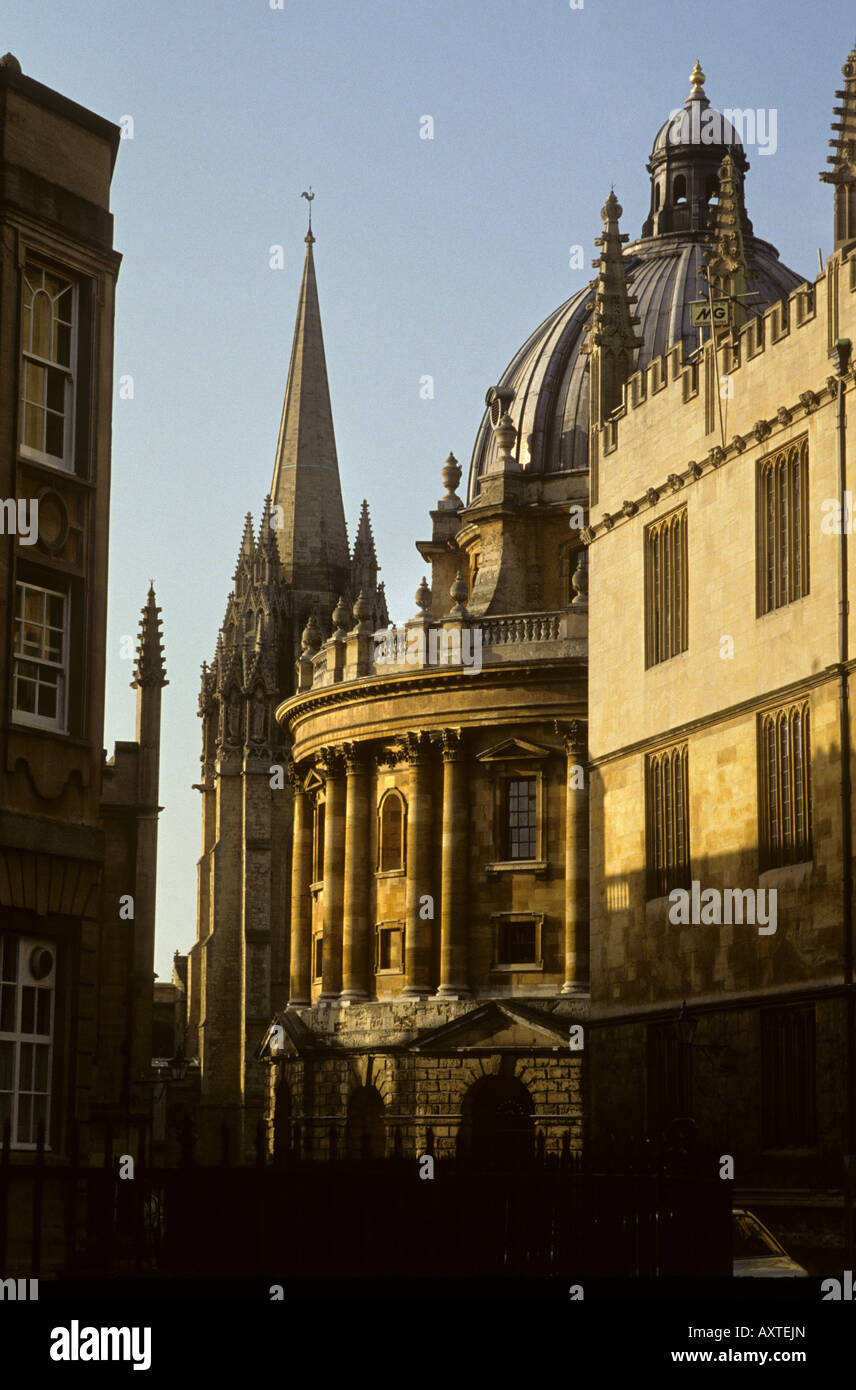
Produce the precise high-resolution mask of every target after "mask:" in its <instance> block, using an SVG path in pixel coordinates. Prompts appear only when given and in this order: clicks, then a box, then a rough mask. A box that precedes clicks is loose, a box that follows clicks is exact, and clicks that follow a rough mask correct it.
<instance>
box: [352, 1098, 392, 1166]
mask: <svg viewBox="0 0 856 1390" xmlns="http://www.w3.org/2000/svg"><path fill="white" fill-rule="evenodd" d="M385 1117H386V1106H385V1105H384V1103H383V1097H382V1096H381V1093H380V1091H379V1090H378V1089H377V1087H376V1086H372V1085H368V1086H359V1087H358V1088H357V1089H356V1090H354V1091H352V1092H351V1094H350V1095H349V1097H348V1118H347V1122H346V1125H345V1144H346V1149H347V1156H348V1158H349V1159H370V1158H384V1157H385V1156H386V1118H385Z"/></svg>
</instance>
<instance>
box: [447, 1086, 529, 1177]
mask: <svg viewBox="0 0 856 1390" xmlns="http://www.w3.org/2000/svg"><path fill="white" fill-rule="evenodd" d="M533 1110H534V1105H533V1101H532V1097H531V1095H530V1094H529V1091H528V1090H527V1088H526V1086H524V1084H523V1082H522V1081H519V1080H518V1079H517V1078H516V1077H514V1076H483V1077H481V1078H480V1079H479V1080H478V1081H475V1082H473V1084H472V1086H470V1088H469V1090H468V1091H467V1093H466V1095H465V1096H464V1101H463V1105H462V1107H461V1128H460V1130H459V1133H458V1157H459V1158H461V1159H464V1160H467V1161H469V1162H472V1163H476V1164H479V1165H480V1166H482V1167H486V1168H494V1167H501V1168H505V1167H517V1166H519V1165H520V1164H524V1163H527V1162H529V1161H530V1160H531V1159H532V1157H533V1156H534V1151H535V1136H534V1126H533V1122H532V1112H533Z"/></svg>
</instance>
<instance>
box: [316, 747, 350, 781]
mask: <svg viewBox="0 0 856 1390" xmlns="http://www.w3.org/2000/svg"><path fill="white" fill-rule="evenodd" d="M315 761H316V771H317V772H318V774H319V776H321V777H323V778H324V779H325V780H327V779H328V778H330V777H341V776H342V774H343V773H344V771H345V758H344V754H343V751H342V749H341V747H338V746H335V745H333V744H329V745H325V746H324V747H323V748H319V750H318V754H317V756H316V760H315Z"/></svg>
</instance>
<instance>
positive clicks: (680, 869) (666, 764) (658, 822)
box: [645, 743, 690, 898]
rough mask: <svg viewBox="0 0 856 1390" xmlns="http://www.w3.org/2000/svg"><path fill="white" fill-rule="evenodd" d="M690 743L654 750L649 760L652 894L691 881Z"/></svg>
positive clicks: (658, 894)
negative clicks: (658, 750)
mask: <svg viewBox="0 0 856 1390" xmlns="http://www.w3.org/2000/svg"><path fill="white" fill-rule="evenodd" d="M687 759H688V752H687V745H686V744H685V743H684V744H681V745H679V746H678V747H676V748H667V749H664V750H663V751H662V752H660V753H654V754H650V755H649V756H648V758H647V761H646V778H645V780H646V787H645V803H646V822H647V825H646V838H647V862H648V897H649V898H662V897H665V895H666V894H667V893H670V892H671V891H672V889H673V888H686V887H688V886H689V881H690V828H689V779H688V767H687Z"/></svg>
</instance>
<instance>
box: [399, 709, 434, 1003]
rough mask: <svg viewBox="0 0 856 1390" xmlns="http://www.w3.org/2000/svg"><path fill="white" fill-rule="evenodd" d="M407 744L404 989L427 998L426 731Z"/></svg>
mask: <svg viewBox="0 0 856 1390" xmlns="http://www.w3.org/2000/svg"><path fill="white" fill-rule="evenodd" d="M404 744H405V748H406V750H407V759H408V761H409V763H410V767H411V772H410V803H409V805H408V808H407V891H406V918H407V923H406V927H405V937H404V968H405V973H406V976H407V983H406V985H405V987H404V990H403V993H404V994H406V995H409V996H410V997H412V998H424V997H425V996H426V995H428V994H430V993H431V944H432V939H433V920H434V898H433V896H432V875H431V864H432V853H433V848H434V847H433V845H432V842H431V831H432V824H431V809H432V808H431V764H430V743H429V741H428V738H427V736H426V735H425V734H407V735H406V737H405V739H404Z"/></svg>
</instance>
